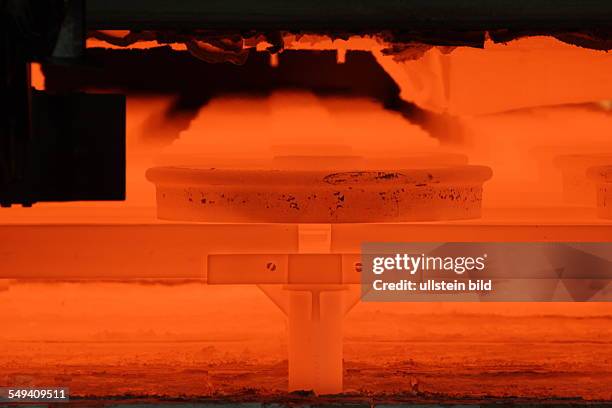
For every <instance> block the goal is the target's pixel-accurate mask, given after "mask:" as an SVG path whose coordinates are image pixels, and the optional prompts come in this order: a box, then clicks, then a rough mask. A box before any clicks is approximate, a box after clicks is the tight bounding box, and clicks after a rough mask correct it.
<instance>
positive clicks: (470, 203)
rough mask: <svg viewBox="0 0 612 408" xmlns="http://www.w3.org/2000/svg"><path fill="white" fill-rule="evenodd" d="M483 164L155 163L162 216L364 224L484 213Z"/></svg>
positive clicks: (152, 176)
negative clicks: (258, 166)
mask: <svg viewBox="0 0 612 408" xmlns="http://www.w3.org/2000/svg"><path fill="white" fill-rule="evenodd" d="M491 175H492V172H491V169H490V168H488V167H484V166H469V165H463V166H450V167H444V168H432V169H403V170H361V171H360V170H355V171H337V172H332V171H322V170H317V171H307V170H293V171H292V170H240V169H216V168H187V167H154V168H152V169H149V170H148V171H147V179H148V180H150V181H151V182H153V183H154V184H155V185H156V187H157V193H156V196H157V213H158V217H159V218H161V219H166V220H181V221H201V222H266V223H358V222H401V221H433V220H456V219H470V218H478V217H480V214H481V204H482V187H483V183H484V182H485V181H486V180H488V179H489V178H491Z"/></svg>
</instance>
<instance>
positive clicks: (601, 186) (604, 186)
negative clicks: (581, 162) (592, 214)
mask: <svg viewBox="0 0 612 408" xmlns="http://www.w3.org/2000/svg"><path fill="white" fill-rule="evenodd" d="M587 175H588V177H589V179H591V180H592V181H593V182H594V183H595V186H596V189H597V215H598V216H599V217H601V218H606V219H612V166H597V167H591V168H590V169H589V170H588V171H587Z"/></svg>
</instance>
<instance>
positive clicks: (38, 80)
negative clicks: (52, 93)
mask: <svg viewBox="0 0 612 408" xmlns="http://www.w3.org/2000/svg"><path fill="white" fill-rule="evenodd" d="M30 83H31V85H32V88H34V89H36V90H37V91H44V90H45V74H44V73H43V72H42V67H41V65H40V63H38V62H33V63H31V64H30Z"/></svg>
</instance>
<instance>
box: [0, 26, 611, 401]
mask: <svg viewBox="0 0 612 408" xmlns="http://www.w3.org/2000/svg"><path fill="white" fill-rule="evenodd" d="M107 34H109V35H115V36H122V35H125V34H127V32H108V33H107ZM288 44H291V45H289V46H290V47H294V48H309V49H327V48H335V49H345V50H346V49H349V50H350V49H362V48H366V49H370V50H372V52H373V53H374V54H375V55H376V57H377V60H378V61H379V62H380V63H381V65H383V67H384V68H385V69H386V70H387V72H388V73H389V74H390V75H391V76H392V77H393V78H394V79H395V80H397V81H398V84H399V85H400V88H401V92H402V96H404V97H406V99H410V100H413V101H414V102H415V103H417V104H418V105H419V106H421V107H426V108H431V109H432V110H433V111H436V112H438V113H442V112H444V114H445V115H446V114H448V113H452V114H453V117H452V118H451V119H450V120H452V121H453V124H455V125H456V126H453V127H452V129H453V130H452V132H456V134H447V135H440V134H437V135H433V134H430V133H429V132H428V130H427V129H428V126H427V125H431V123H417V120H416V119H409V118H406V117H404V116H402V115H401V114H400V113H397V112H393V111H390V110H386V109H384V108H383V107H382V106H381V105H380V104H379V103H377V102H375V101H371V100H367V99H361V98H348V97H322V96H316V95H314V94H313V93H309V92H297V91H288V90H279V91H278V92H274V93H272V94H271V95H270V96H269V97H247V96H244V95H232V96H222V97H217V98H214V99H212V100H211V101H210V102H209V103H208V104H207V105H205V106H203V107H202V108H201V110H200V111H199V113H198V114H197V116H196V117H195V118H194V119H193V120H192V122H191V123H190V126H189V127H188V128H187V129H185V130H184V131H182V132H181V133H180V135H179V137H178V139H174V136H175V133H176V132H177V129H178V125H177V124H176V123H172V121H171V120H169V119H166V117H165V116H164V112H165V111H166V110H167V109H168V107H169V106H170V105H171V104H172V103H173V98H172V97H170V96H147V97H144V96H139V95H128V99H127V109H128V118H127V129H126V130H127V146H128V169H127V181H128V187H127V200H126V202H121V203H96V202H94V203H45V204H37V205H35V206H34V207H33V208H11V209H4V208H3V209H0V242H3V244H1V246H0V262H1V263H0V322H2V326H3V327H4V328H6V329H5V330H3V331H2V332H0V348H1V349H2V350H3V351H4V353H0V385H2V384H14V385H23V386H26V385H29V384H36V385H39V384H40V385H45V386H53V385H54V386H68V387H70V389H71V392H72V393H74V394H76V395H80V396H84V395H90V396H100V397H104V396H110V395H119V396H121V395H127V394H130V395H142V396H143V399H148V398H150V399H155V398H156V397H155V396H158V395H166V396H169V397H176V396H187V397H201V398H212V399H216V400H219V399H220V400H223V399H224V398H226V399H228V400H232V401H251V400H253V399H254V398H255V399H258V398H260V396H261V398H260V399H265V398H267V399H273V397H276V396H278V395H286V394H285V393H286V391H287V388H288V387H290V388H291V387H292V385H291V384H290V380H288V374H289V373H290V371H291V370H294V369H296V368H295V365H294V366H293V367H291V366H290V363H289V362H288V356H290V355H291V356H293V357H292V358H293V359H296V358H297V359H298V360H299V356H298V357H296V354H299V351H300V350H298V351H297V352H296V351H295V349H293V350H292V345H291V340H290V339H291V336H288V335H287V333H288V331H289V330H290V329H291V326H292V324H294V325H295V321H293V323H290V322H289V321H288V320H287V319H286V316H284V315H283V313H282V312H281V310H282V311H285V312H287V310H290V311H291V313H294V314H296V315H299V316H298V317H300V318H302V320H299V321H300V322H302V321H306V320H308V319H310V318H311V316H310V314H311V313H313V310H314V307H313V306H312V304H313V303H314V302H312V303H309V302H311V301H310V300H308V299H307V300H306V301H303V300H304V299H300V297H303V296H304V295H303V294H304V293H308V290H311V289H312V288H308V290H303V291H301V292H299V291H298V292H299V293H301V295H300V294H295V293H292V294H291V295H289V296H285V297H282V296H279V297H278V298H275V297H274V295H275V292H273V291H270V290H267V288H262V289H263V291H262V290H260V288H258V287H256V286H255V285H229V286H215V285H206V284H205V283H206V282H205V277H206V272H207V269H206V268H207V263H206V259H207V258H206V257H207V255H209V254H227V253H230V254H232V253H236V254H245V253H249V254H277V253H279V254H286V253H310V252H317V251H321V252H325V251H327V252H331V253H358V252H359V251H360V245H361V243H362V242H364V241H366V240H370V241H388V242H400V241H415V242H416V241H423V242H428V241H431V242H444V241H498V242H503V241H508V242H513V241H527V242H530V241H545V242H549V241H568V242H572V241H609V240H610V237H612V220H611V219H604V218H600V217H598V215H597V214H598V210H597V205H598V201H597V199H596V195H595V191H596V190H595V186H591V185H590V184H587V183H589V181H588V177H587V172H589V169H590V168H591V167H590V166H584V168H582V167H581V168H580V169H579V170H577V175H576V174H573V176H574V177H577V179H578V181H577V183H578V184H579V185H580V186H582V187H585V186H586V187H587V190H588V191H587V192H588V193H590V192H592V193H593V195H592V197H590V198H588V199H587V197H585V196H586V194H582V193H578V195H580V196H581V197H579V198H582V199H583V200H582V201H580V200H579V202H578V203H577V202H576V201H575V200H567V197H568V195H567V191H564V188H567V180H564V173H563V169H562V168H561V167H562V166H559V165H558V161H559V157H562V156H567V155H570V154H584V155H587V156H588V155H593V154H595V153H597V154H600V155H604V156H605V154H612V138H611V137H610V135H612V115H611V114H610V111H609V109H606V106H607V105H606V104H601V103H599V102H600V101H601V100H610V99H612V84H611V83H610V75H609V72H612V70H611V69H610V67H611V65H610V64H611V62H610V56H608V55H605V56H604V55H603V54H602V53H600V52H595V51H588V50H583V49H579V48H578V47H574V46H569V45H566V44H561V43H559V42H558V41H556V40H553V39H548V38H535V39H525V40H520V41H516V42H513V43H511V44H509V45H502V44H491V43H488V44H487V46H486V47H485V49H484V50H477V49H464V48H459V49H456V50H454V51H453V52H452V53H450V54H448V55H446V54H442V53H441V52H440V50H439V49H432V50H430V51H427V53H426V54H425V56H424V57H423V58H422V59H417V60H410V61H401V62H400V61H398V60H397V58H394V57H391V56H385V55H383V54H382V48H383V47H384V45H385V44H383V43H382V42H381V40H379V39H377V38H370V37H367V38H359V39H350V40H348V41H344V40H342V41H340V40H338V41H334V42H332V41H331V40H329V39H325V38H322V37H318V36H316V37H308V36H305V37H303V38H301V39H294V41H293V42H289V43H288ZM87 45H88V47H98V46H104V47H109V48H113V47H115V46H111V45H109V44H108V43H106V42H103V41H100V40H96V39H89V40H88V42H87ZM157 45H159V44H158V43H157V42H154V41H151V42H140V43H137V44H134V45H132V46H131V47H134V48H146V47H151V46H157ZM171 46H172V48H173V49H175V50H184V49H185V46H184V45H182V44H171ZM340 59H342V58H340ZM340 62H342V61H340ZM278 63H279V64H282V63H283V62H282V54H280V55H279V61H278ZM487 64H488V65H487ZM152 69H153V68H152ZM582 70H584V72H583V74H581V75H579V78H575V81H574V80H572V79H571V78H574V76H577V74H576V73H577V72H582ZM527 71H529V72H531V73H532V74H533V75H528V73H529V72H527ZM508 78H511V80H509V79H508ZM543 78H546V80H543ZM568 78H569V79H568ZM186 80H188V79H186ZM364 80H367V78H364ZM568 81H569V82H568ZM568 83H569V85H568V86H564V85H563V84H568ZM419 84H420V85H421V88H419ZM583 84H584V86H583ZM32 85H33V86H34V87H35V88H36V89H44V77H43V76H42V72H41V71H40V66H38V65H37V64H33V66H32ZM426 87H429V88H428V89H427V90H425V88H426ZM421 91H422V92H421ZM411 120H412V121H411ZM428 120H429V121H430V122H434V124H443V121H445V120H449V118H448V116H444V115H441V114H440V115H438V116H436V115H432V116H431V118H430V119H428ZM444 123H446V122H444ZM449 132H450V130H449ZM417 154H422V155H423V156H419V157H421V158H415V157H416V156H418V155H417ZM440 155H447V156H445V157H446V159H445V160H450V161H452V162H453V163H452V164H453V166H463V165H465V164H466V163H464V162H463V160H464V157H465V158H466V160H467V163H469V164H470V165H482V166H488V167H490V168H491V169H492V173H493V176H492V178H491V180H489V181H487V182H486V183H485V184H484V187H483V189H484V190H483V198H482V216H481V217H477V218H473V219H462V220H445V219H444V217H442V219H437V220H435V221H427V222H402V223H367V222H364V223H347V224H333V225H330V226H329V227H328V228H327V227H325V226H323V227H321V226H319V227H321V230H323V231H329V233H330V238H329V242H328V241H326V240H325V239H321V238H320V237H319V236H318V235H317V233H318V232H320V231H318V230H316V228H317V226H318V224H315V226H314V227H313V228H314V229H313V231H314V232H312V231H310V232H312V234H310V235H308V234H305V235H307V236H308V237H310V238H311V239H312V241H313V242H314V244H313V243H312V242H310V243H307V244H311V246H308V245H306V244H304V243H303V242H300V239H303V236H302V238H300V237H301V236H300V228H303V227H304V225H300V221H299V220H297V221H296V222H295V223H273V222H269V223H235V222H232V223H215V222H210V223H199V222H190V221H189V220H186V219H185V217H182V218H181V217H178V218H179V219H178V220H175V221H165V220H160V219H157V217H156V191H155V186H154V185H153V184H152V183H150V182H149V181H147V180H146V178H145V172H146V171H147V169H149V168H151V167H154V166H199V167H204V168H211V167H214V168H227V167H231V168H235V167H240V168H246V169H253V168H262V167H263V168H266V169H268V170H269V169H278V168H281V169H285V170H286V169H287V168H298V167H299V168H300V169H302V170H312V167H325V170H326V171H327V170H329V172H330V173H331V172H334V171H340V170H346V166H353V165H354V163H356V162H357V163H363V161H359V160H361V159H363V158H367V159H368V160H371V162H375V163H377V165H380V166H385V167H399V166H400V165H401V166H403V168H414V167H416V168H434V169H437V170H439V169H440V167H445V168H446V167H447V165H448V164H447V163H444V162H443V161H436V162H434V159H433V158H434V157H438V158H439V157H440ZM313 157H316V158H317V159H316V160H314V161H312V158H313ZM422 157H425V158H424V159H423V158H422ZM304 158H306V159H308V160H306V159H304ZM356 158H357V159H356ZM428 158H430V159H428ZM309 160H310V161H309ZM428 160H429V161H428ZM411 161H412V162H411ZM304 163H306V164H304ZM312 163H315V165H314V166H313V165H312ZM347 163H348V164H347ZM398 163H399V164H398ZM596 165H597V166H605V165H606V163H601V162H597V163H596ZM607 165H608V166H610V165H612V160H611V162H610V163H607ZM608 170H609V169H608ZM591 174H592V169H591ZM607 174H608V173H606V175H607ZM601 177H603V176H601ZM606 177H607V176H606ZM606 180H608V179H606ZM564 181H565V183H564ZM583 183H584V184H583ZM564 186H565V187H564ZM240 187H242V188H249V187H252V186H246V185H245V186H238V187H236V188H237V189H239V188H240ZM591 187H593V189H592V191H591ZM280 188H282V189H286V190H287V193H291V192H292V191H294V190H292V189H295V188H296V185H295V183H292V182H291V180H290V181H289V182H286V183H284V184H283V185H282V187H280ZM600 188H601V187H600ZM253 191H255V193H254V194H260V193H261V191H259V190H253ZM180 193H181V194H182V193H184V191H181V192H180ZM570 196H572V197H574V198H575V194H574V195H572V194H570ZM600 200H601V198H600ZM262 201H263V200H262ZM431 207H432V208H433V207H435V206H434V205H431ZM606 211H609V209H608V210H606ZM599 214H602V210H601V209H600V210H599ZM606 214H608V213H607V212H606ZM306 221H307V220H306ZM306 221H302V222H306ZM311 227H312V226H311ZM324 227H325V228H327V229H325V228H324ZM322 248H323V249H322ZM313 269H316V268H313ZM4 278H6V279H7V280H6V281H3V280H2V279H4ZM8 279H11V280H10V281H9V280H8ZM44 279H50V280H51V281H52V283H49V282H46V281H44ZM62 279H65V280H68V281H70V282H56V281H57V280H59V281H61V280H62ZM83 279H85V280H91V281H89V282H82V280H83ZM3 282H4V285H3V284H2V283H3ZM338 286H340V285H338ZM277 289H278V288H277ZM285 289H286V288H285ZM327 289H329V288H327ZM333 289H334V290H336V289H338V291H340V290H342V291H344V290H346V293H348V289H347V288H346V287H339V288H337V287H334V288H333ZM266 290H267V291H266ZM264 292H265V293H264ZM285 292H289V291H285ZM276 294H277V293H276ZM285 294H286V293H284V292H283V296H284V295H285ZM266 295H267V296H269V297H267V296H266ZM306 297H307V296H306ZM347 297H348V296H345V297H344V298H343V297H334V296H330V297H328V298H326V299H323V300H322V301H321V302H322V303H324V306H322V309H321V310H323V309H325V308H328V310H332V311H333V313H335V314H333V313H332V314H333V316H332V317H331V318H329V320H325V319H321V320H315V319H311V320H310V321H309V322H310V323H309V324H311V325H313V326H315V327H314V329H313V328H312V327H310V326H308V327H307V325H306V324H305V323H304V324H302V323H299V324H297V326H299V327H297V331H296V327H293V329H291V330H290V331H291V333H293V335H294V336H295V333H296V332H298V333H300V334H303V333H307V334H308V333H311V332H309V331H308V330H314V331H317V330H320V329H321V328H322V329H321V330H323V331H325V333H328V334H329V336H330V338H331V337H333V336H336V335H338V336H341V335H342V334H344V338H345V341H344V349H343V350H342V348H341V347H340V350H338V348H337V347H338V345H337V344H336V345H335V347H336V348H335V349H334V350H331V351H329V350H327V349H325V348H324V347H320V349H317V347H318V346H320V345H316V344H315V345H313V344H312V343H308V342H309V341H310V340H309V339H307V340H304V339H303V338H301V341H303V343H299V342H298V343H299V344H300V346H303V348H304V349H308V350H309V352H312V353H315V354H316V353H319V352H320V351H321V350H323V351H324V352H329V354H330V355H332V354H338V353H339V354H340V356H341V357H342V358H343V359H344V368H342V366H341V365H340V366H338V365H333V364H330V365H329V366H325V367H324V368H325V370H326V374H325V375H323V377H324V378H323V379H322V380H320V381H321V382H322V383H325V384H323V385H328V384H329V383H333V382H334V380H333V379H331V378H330V377H334V376H333V375H332V374H334V373H332V374H329V372H331V371H333V370H340V374H343V375H344V385H343V389H344V391H345V393H347V395H348V396H351V397H352V396H356V397H355V398H357V399H359V400H360V401H361V399H362V398H370V397H371V396H372V395H379V396H381V398H382V399H385V400H386V399H388V400H394V398H399V399H402V398H403V399H406V398H408V399H409V398H415V399H419V398H422V399H425V400H426V399H427V398H430V397H431V396H432V395H433V396H441V397H440V398H444V399H448V400H452V399H454V398H458V396H460V397H461V398H462V401H465V400H466V399H470V400H474V401H487V398H489V396H492V397H493V398H502V399H503V398H508V397H524V398H530V399H538V398H541V399H550V400H555V399H558V398H582V399H584V400H587V401H589V400H612V387H610V386H607V385H608V384H612V368H611V365H610V361H612V325H610V318H611V317H610V316H611V312H612V309H611V307H610V305H609V304H607V303H584V304H581V303H516V304H510V303H476V304H467V303H466V304H462V303H458V304H454V303H453V304H447V303H425V304H420V303H401V304H398V303H359V304H357V305H356V306H355V308H354V309H353V310H352V311H351V313H350V314H348V315H347V317H346V319H344V315H342V316H340V313H339V310H343V309H341V307H346V304H345V303H346V302H345V301H346V298H347ZM271 299H272V301H271ZM279 299H280V300H279ZM285 300H287V301H288V302H289V303H291V302H293V303H292V304H293V306H292V307H293V309H291V308H288V309H287V308H286V306H285V308H283V305H282V302H283V301H285ZM325 302H327V303H325ZM335 306H338V307H335ZM340 306H341V307H340ZM319 307H321V306H320V305H319ZM349 309H350V308H349ZM287 314H289V313H287ZM342 321H343V328H342V329H340V328H338V326H337V325H336V323H337V322H342ZM312 322H316V324H315V323H312ZM330 322H331V323H330ZM326 325H327V326H326ZM330 328H331V329H333V330H328V329H330ZM307 329H308V330H307ZM300 330H303V331H300ZM334 330H335V331H334ZM332 332H333V333H332ZM302 337H307V335H304V336H302ZM330 342H331V340H330ZM313 350H314V351H313ZM321 353H323V352H321ZM324 357H325V356H324ZM305 360H307V359H305V358H303V359H302V360H299V363H298V365H299V364H304V365H305V366H306V365H307V362H306V363H305V362H304V361H305ZM330 361H331V358H330ZM298 368H303V367H298ZM308 370H312V367H310V366H308V367H306V368H305V369H304V370H301V372H300V375H302V376H304V377H308V376H310V377H312V376H313V375H314V374H313V373H312V372H311V371H308ZM298 371H299V370H298ZM304 372H306V374H304ZM335 374H338V373H335ZM297 377H300V376H297ZM336 377H337V376H336ZM292 378H295V377H292ZM299 379H300V380H303V381H306V380H310V378H307V379H306V380H304V379H303V378H299ZM319 385H320V384H319ZM333 385H334V386H337V384H333ZM340 387H342V385H341V386H340ZM298 388H299V387H298ZM322 389H323V390H326V388H322ZM252 390H255V391H252ZM254 393H255V394H254ZM253 395H255V396H253ZM307 398H310V397H307ZM338 398H340V397H338Z"/></svg>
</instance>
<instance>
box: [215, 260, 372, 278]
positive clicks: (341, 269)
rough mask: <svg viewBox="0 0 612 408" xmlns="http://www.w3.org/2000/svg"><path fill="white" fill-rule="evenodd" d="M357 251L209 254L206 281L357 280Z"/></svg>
mask: <svg viewBox="0 0 612 408" xmlns="http://www.w3.org/2000/svg"><path fill="white" fill-rule="evenodd" d="M360 271H361V255H360V254H289V255H287V254H223V255H209V256H208V262H207V282H208V284H210V285H240V284H258V285H264V284H290V285H342V284H358V283H360V282H361V275H360Z"/></svg>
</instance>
